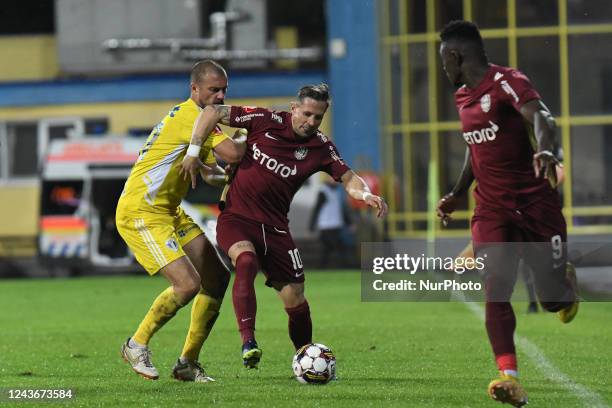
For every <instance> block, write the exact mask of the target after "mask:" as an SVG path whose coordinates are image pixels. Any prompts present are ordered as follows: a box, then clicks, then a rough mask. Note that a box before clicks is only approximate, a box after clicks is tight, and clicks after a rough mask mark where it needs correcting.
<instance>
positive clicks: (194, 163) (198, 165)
mask: <svg viewBox="0 0 612 408" xmlns="http://www.w3.org/2000/svg"><path fill="white" fill-rule="evenodd" d="M204 170H207V171H212V169H211V168H210V167H208V166H206V165H205V164H204V163H202V160H200V158H199V157H194V156H185V158H184V159H183V161H182V163H181V164H180V166H179V175H181V176H183V180H187V178H188V177H191V188H196V180H197V178H198V173H200V172H201V171H204Z"/></svg>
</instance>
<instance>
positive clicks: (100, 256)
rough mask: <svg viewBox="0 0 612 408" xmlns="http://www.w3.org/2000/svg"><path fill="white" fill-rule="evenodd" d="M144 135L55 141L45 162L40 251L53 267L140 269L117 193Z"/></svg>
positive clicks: (40, 255) (68, 268) (46, 263)
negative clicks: (118, 221) (119, 225)
mask: <svg viewBox="0 0 612 408" xmlns="http://www.w3.org/2000/svg"><path fill="white" fill-rule="evenodd" d="M143 143H144V139H142V138H130V137H97V138H94V137H84V138H74V139H63V140H54V141H52V142H51V145H50V146H49V149H48V151H47V154H46V156H45V159H44V162H43V167H42V174H41V176H42V183H41V216H40V228H39V237H38V247H39V248H38V252H39V258H40V260H41V261H42V264H43V265H44V266H45V267H47V268H49V269H53V268H55V269H63V270H69V271H71V273H75V274H76V273H82V272H84V273H88V272H89V270H91V269H96V270H98V269H100V268H103V269H109V270H117V271H125V270H127V269H134V268H136V264H135V263H134V262H133V257H132V255H131V254H130V252H129V250H128V249H127V246H126V245H125V243H124V242H123V240H122V239H121V237H120V236H119V234H118V233H117V230H116V228H115V208H116V205H117V200H118V199H119V195H120V194H121V191H122V190H123V185H124V183H125V180H126V179H127V177H128V175H129V174H130V170H131V168H132V165H133V164H134V162H135V161H136V158H137V157H138V150H139V149H140V147H141V146H142V145H143Z"/></svg>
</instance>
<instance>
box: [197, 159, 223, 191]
mask: <svg viewBox="0 0 612 408" xmlns="http://www.w3.org/2000/svg"><path fill="white" fill-rule="evenodd" d="M200 175H201V176H202V178H203V179H204V181H205V182H206V183H207V184H210V185H211V186H215V187H223V186H224V185H225V184H226V183H227V174H226V173H225V170H223V169H222V168H221V166H219V165H218V164H216V165H212V166H210V170H202V171H201V172H200Z"/></svg>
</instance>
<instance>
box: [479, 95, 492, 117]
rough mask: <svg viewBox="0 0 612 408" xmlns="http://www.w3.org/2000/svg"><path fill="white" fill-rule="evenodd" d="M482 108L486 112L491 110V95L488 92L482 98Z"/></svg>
mask: <svg viewBox="0 0 612 408" xmlns="http://www.w3.org/2000/svg"><path fill="white" fill-rule="evenodd" d="M480 108H481V109H482V111H483V112H484V113H487V112H488V111H490V110H491V95H489V94H486V95H484V96H483V97H482V98H480Z"/></svg>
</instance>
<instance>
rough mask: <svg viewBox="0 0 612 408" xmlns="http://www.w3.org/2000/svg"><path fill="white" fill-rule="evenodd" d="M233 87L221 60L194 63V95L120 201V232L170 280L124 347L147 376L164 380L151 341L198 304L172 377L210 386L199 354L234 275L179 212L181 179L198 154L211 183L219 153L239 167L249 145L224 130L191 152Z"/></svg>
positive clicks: (147, 150) (143, 154)
mask: <svg viewBox="0 0 612 408" xmlns="http://www.w3.org/2000/svg"><path fill="white" fill-rule="evenodd" d="M227 83H228V80H227V74H226V72H225V70H224V69H223V67H221V66H220V65H219V64H217V63H216V62H214V61H211V60H206V61H200V62H198V63H196V64H195V65H194V67H193V69H192V71H191V84H190V88H191V96H190V98H189V99H187V100H186V101H185V102H183V103H181V104H179V105H177V106H175V107H174V108H172V110H171V111H170V112H169V113H168V115H167V116H166V117H164V118H163V120H162V121H161V122H160V123H159V124H158V125H157V126H156V127H155V128H154V129H153V131H152V132H151V134H150V136H149V138H148V139H147V141H146V142H145V144H144V146H143V147H142V149H141V150H140V152H139V156H138V160H137V161H136V164H134V167H133V168H132V172H131V174H130V176H129V178H128V180H127V181H126V183H125V188H124V190H123V193H122V194H121V198H120V199H119V203H118V204H117V212H116V222H117V230H118V231H119V233H120V234H121V236H122V237H123V239H124V240H125V242H126V243H127V245H128V246H129V248H130V249H131V250H132V252H133V253H134V256H135V257H136V259H137V260H138V262H139V263H140V264H141V265H142V266H143V267H144V268H145V269H146V271H147V272H148V273H149V274H150V275H154V274H156V273H158V272H160V273H161V274H162V275H163V276H164V277H165V278H166V279H168V281H169V282H170V287H168V288H167V289H166V290H164V291H163V292H162V293H161V294H160V295H159V296H158V297H157V298H156V299H155V301H154V302H153V305H152V306H151V308H150V310H149V312H148V313H147V314H146V316H145V317H144V319H143V320H142V322H141V323H140V326H138V329H137V330H136V332H135V333H134V334H133V335H132V336H131V337H130V338H128V340H127V341H126V343H125V344H123V346H122V347H121V354H122V356H123V358H124V359H125V360H126V361H127V362H128V363H129V364H130V365H131V366H132V368H133V370H134V371H135V372H136V373H138V374H140V375H141V376H143V377H145V378H148V379H154V380H155V379H157V378H159V373H158V371H157V369H156V368H155V367H154V366H153V364H152V363H151V351H150V350H149V347H148V344H149V341H150V340H151V337H152V336H153V334H154V333H155V332H156V331H157V330H159V329H160V328H161V327H162V326H163V325H164V324H165V323H166V322H168V320H170V319H171V318H172V317H173V316H174V315H175V314H176V312H177V311H178V310H179V309H180V308H181V307H183V306H185V305H186V304H187V303H189V302H190V301H191V300H192V299H193V306H192V310H191V323H190V326H189V331H188V333H187V338H186V340H185V345H184V347H183V351H182V353H181V355H180V357H179V359H178V361H177V363H176V365H175V366H174V368H173V370H172V376H173V377H174V378H176V379H178V380H182V381H195V382H208V381H212V378H210V377H209V376H207V375H206V373H205V372H204V370H203V369H202V367H201V366H200V364H199V363H198V357H199V353H200V349H201V348H202V345H203V344H204V341H205V340H206V338H207V337H208V334H209V333H210V330H211V329H212V326H213V324H214V323H215V320H216V319H217V316H218V315H219V308H220V307H221V301H222V300H223V296H224V294H225V290H226V288H227V285H228V283H229V272H228V271H227V270H226V269H225V268H224V267H223V266H222V264H221V262H220V261H219V259H218V258H217V256H216V253H215V249H214V248H213V247H212V245H211V243H210V242H209V241H208V240H207V239H206V237H205V235H203V232H202V230H201V229H200V227H198V225H197V224H196V223H195V222H194V221H193V220H192V219H191V218H190V217H189V216H188V215H186V214H185V212H184V211H183V209H182V208H181V207H180V203H181V200H182V199H183V198H184V197H185V195H186V193H187V191H188V189H189V185H190V183H189V181H187V180H185V179H184V177H182V175H181V174H180V171H181V167H180V164H181V162H182V160H183V157H185V156H186V155H190V156H193V158H194V160H195V161H196V162H197V165H198V168H199V169H200V173H201V174H202V176H203V177H204V176H206V178H209V177H208V176H209V175H210V174H213V173H214V172H217V173H221V172H222V171H221V170H220V169H218V166H216V161H215V157H214V155H213V150H214V151H215V153H216V154H217V155H218V156H219V157H221V158H222V159H223V160H225V161H226V162H229V163H236V162H238V161H239V160H240V158H241V157H242V155H243V154H244V145H242V146H241V145H239V144H236V143H234V141H233V140H232V139H230V138H229V137H228V136H227V135H225V134H224V133H223V132H222V131H221V129H220V128H218V127H216V128H211V129H209V133H210V137H208V139H207V142H206V144H204V145H203V146H198V147H197V148H195V147H188V146H189V141H190V139H191V137H192V131H193V132H197V131H198V130H199V128H198V127H197V122H198V119H199V118H200V116H201V112H202V109H203V108H204V107H205V106H209V105H212V104H222V103H223V102H224V97H225V93H226V91H227ZM194 124H195V125H196V126H194ZM206 136H208V135H206ZM202 160H203V161H204V163H206V164H207V165H208V166H205V165H204V164H203V163H202ZM210 169H213V170H214V171H213V172H211V171H209V170H210ZM194 187H195V185H194Z"/></svg>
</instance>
